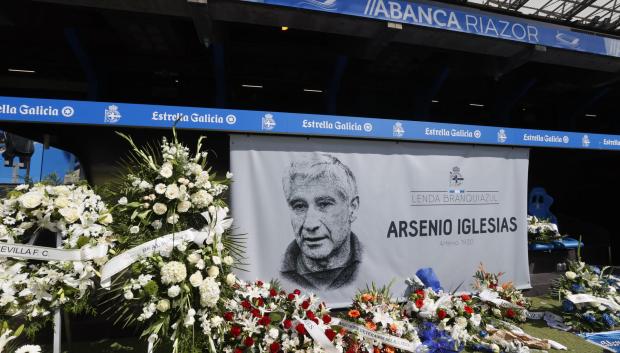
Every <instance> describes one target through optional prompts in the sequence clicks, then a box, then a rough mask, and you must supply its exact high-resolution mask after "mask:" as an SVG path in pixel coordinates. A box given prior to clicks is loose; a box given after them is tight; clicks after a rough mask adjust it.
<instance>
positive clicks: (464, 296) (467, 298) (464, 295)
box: [461, 294, 471, 302]
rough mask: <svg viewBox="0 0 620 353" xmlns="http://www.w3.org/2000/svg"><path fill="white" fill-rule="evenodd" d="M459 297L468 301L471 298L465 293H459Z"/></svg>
mask: <svg viewBox="0 0 620 353" xmlns="http://www.w3.org/2000/svg"><path fill="white" fill-rule="evenodd" d="M461 299H463V301H465V302H468V301H470V300H471V297H470V296H469V295H467V294H463V295H461Z"/></svg>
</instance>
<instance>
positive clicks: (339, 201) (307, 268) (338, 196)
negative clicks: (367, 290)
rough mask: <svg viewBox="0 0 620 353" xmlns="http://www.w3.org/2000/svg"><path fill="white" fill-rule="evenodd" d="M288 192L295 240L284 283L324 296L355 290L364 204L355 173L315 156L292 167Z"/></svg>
mask: <svg viewBox="0 0 620 353" xmlns="http://www.w3.org/2000/svg"><path fill="white" fill-rule="evenodd" d="M282 188H283V191H284V198H285V200H286V203H287V205H288V210H289V216H290V220H291V226H292V235H293V237H292V238H293V239H292V241H291V242H290V244H289V245H288V247H287V248H286V251H285V253H284V257H283V259H282V267H281V269H280V273H281V275H282V277H283V278H285V279H287V280H289V281H291V282H293V283H296V284H297V285H299V286H301V287H303V288H306V289H313V290H321V291H323V290H331V289H337V288H341V287H344V286H346V285H349V284H351V283H352V282H353V281H354V280H355V278H356V276H357V274H358V271H359V267H360V265H361V263H362V252H363V247H362V244H361V242H360V240H359V238H358V237H357V236H356V235H355V234H354V233H353V232H352V231H351V224H352V223H353V222H354V221H355V219H356V218H357V213H358V210H359V206H360V198H359V195H358V192H357V182H356V180H355V176H354V175H353V173H352V172H351V170H350V169H349V167H347V166H346V165H344V164H343V163H342V162H340V160H338V159H337V158H336V157H334V156H332V155H329V154H319V153H313V154H309V155H307V157H303V158H300V159H297V160H294V161H292V163H291V164H290V167H289V168H288V170H287V171H286V172H285V174H284V176H283V178H282Z"/></svg>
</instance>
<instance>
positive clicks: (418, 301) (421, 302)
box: [415, 299, 424, 309]
mask: <svg viewBox="0 0 620 353" xmlns="http://www.w3.org/2000/svg"><path fill="white" fill-rule="evenodd" d="M415 306H416V308H418V309H420V308H421V307H423V306H424V300H423V299H416V300H415Z"/></svg>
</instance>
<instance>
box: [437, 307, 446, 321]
mask: <svg viewBox="0 0 620 353" xmlns="http://www.w3.org/2000/svg"><path fill="white" fill-rule="evenodd" d="M437 317H438V318H439V320H443V319H444V318H445V317H446V311H445V310H443V309H439V311H437Z"/></svg>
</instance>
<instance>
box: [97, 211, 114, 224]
mask: <svg viewBox="0 0 620 353" xmlns="http://www.w3.org/2000/svg"><path fill="white" fill-rule="evenodd" d="M113 221H114V219H113V218H112V215H111V214H109V213H106V214H104V215H103V216H101V217H99V223H101V224H110V223H112V222H113Z"/></svg>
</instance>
